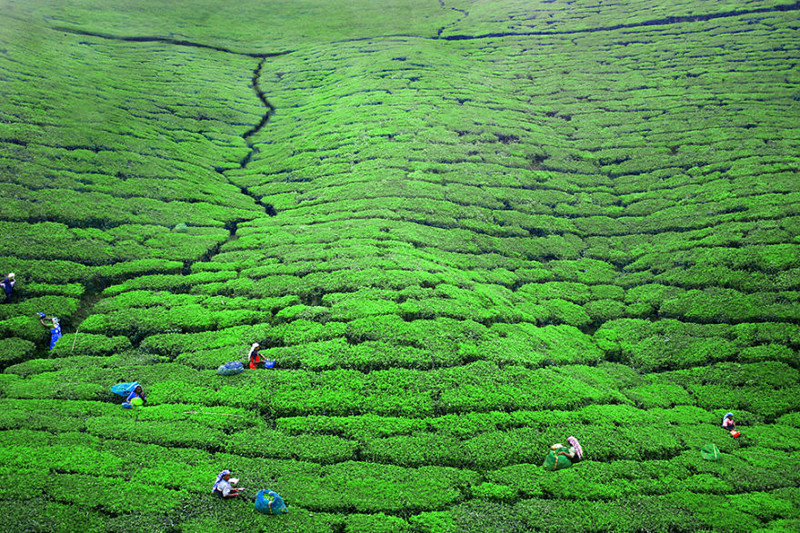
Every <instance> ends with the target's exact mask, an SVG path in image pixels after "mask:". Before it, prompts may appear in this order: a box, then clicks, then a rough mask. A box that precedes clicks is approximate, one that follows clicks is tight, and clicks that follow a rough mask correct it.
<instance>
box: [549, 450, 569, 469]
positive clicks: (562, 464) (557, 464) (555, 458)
mask: <svg viewBox="0 0 800 533" xmlns="http://www.w3.org/2000/svg"><path fill="white" fill-rule="evenodd" d="M563 449H564V448H560V449H559V450H556V451H561V450H563ZM556 451H553V450H550V453H548V454H547V457H545V458H544V464H543V465H542V466H543V467H544V469H545V470H564V469H565V468H569V467H571V466H572V461H570V460H569V457H567V456H566V455H558V454H557V453H556Z"/></svg>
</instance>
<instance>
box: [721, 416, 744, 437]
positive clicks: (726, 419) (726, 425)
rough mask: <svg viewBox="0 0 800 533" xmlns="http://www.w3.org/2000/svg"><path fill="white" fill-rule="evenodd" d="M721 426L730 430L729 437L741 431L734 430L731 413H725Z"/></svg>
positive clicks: (735, 435) (734, 424)
mask: <svg viewBox="0 0 800 533" xmlns="http://www.w3.org/2000/svg"><path fill="white" fill-rule="evenodd" d="M722 427H723V428H725V429H727V430H728V431H730V432H731V437H733V438H737V437H738V436H739V435H741V433H739V432H738V431H737V430H736V422H734V421H733V413H725V416H723V417H722Z"/></svg>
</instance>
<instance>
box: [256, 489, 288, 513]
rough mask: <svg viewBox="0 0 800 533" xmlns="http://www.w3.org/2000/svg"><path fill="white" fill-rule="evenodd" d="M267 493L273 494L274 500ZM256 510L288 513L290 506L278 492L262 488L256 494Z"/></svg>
mask: <svg viewBox="0 0 800 533" xmlns="http://www.w3.org/2000/svg"><path fill="white" fill-rule="evenodd" d="M267 495H269V496H272V501H270V498H269V497H267ZM255 505H256V511H258V512H259V513H262V514H287V513H288V512H289V508H288V507H286V504H285V503H283V498H281V497H280V496H278V493H277V492H273V491H271V490H260V491H258V494H256V504H255Z"/></svg>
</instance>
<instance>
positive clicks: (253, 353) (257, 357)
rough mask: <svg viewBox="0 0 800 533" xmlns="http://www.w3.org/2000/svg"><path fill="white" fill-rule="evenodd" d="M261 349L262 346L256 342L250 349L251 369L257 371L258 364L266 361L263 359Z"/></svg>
mask: <svg viewBox="0 0 800 533" xmlns="http://www.w3.org/2000/svg"><path fill="white" fill-rule="evenodd" d="M260 347H261V345H260V344H258V343H257V342H254V343H253V345H252V346H251V347H250V355H249V358H250V368H251V369H252V370H255V369H256V368H257V365H258V363H261V362H263V361H264V360H263V359H262V358H261V352H260V351H259V348H260Z"/></svg>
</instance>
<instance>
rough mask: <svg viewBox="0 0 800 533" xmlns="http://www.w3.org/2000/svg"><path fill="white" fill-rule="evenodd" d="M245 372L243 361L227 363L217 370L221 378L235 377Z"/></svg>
mask: <svg viewBox="0 0 800 533" xmlns="http://www.w3.org/2000/svg"><path fill="white" fill-rule="evenodd" d="M242 372H244V365H243V364H242V362H241V361H231V362H230V363H225V364H224V365H222V366H220V367H219V368H218V369H217V374H219V375H220V376H235V375H236V374H241V373H242Z"/></svg>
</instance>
